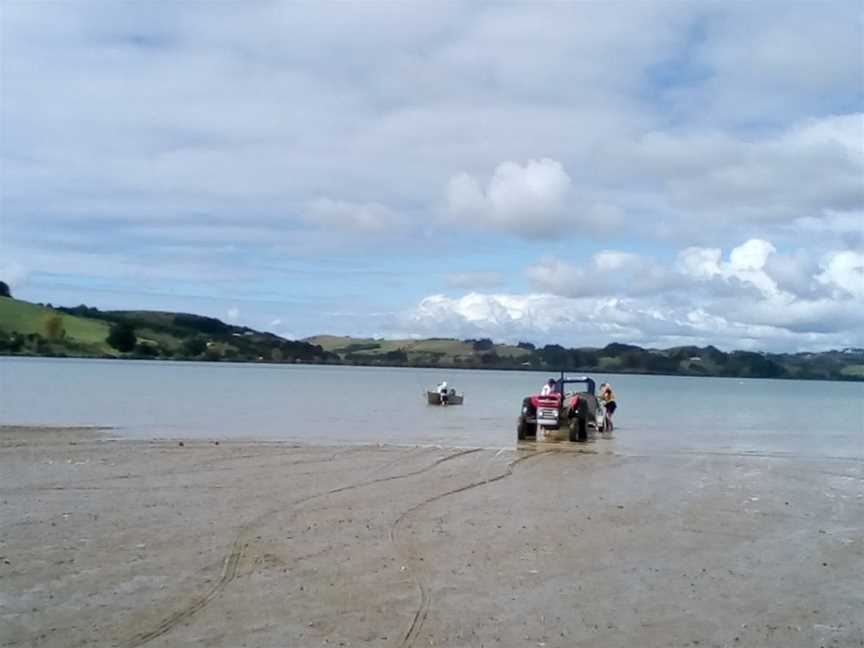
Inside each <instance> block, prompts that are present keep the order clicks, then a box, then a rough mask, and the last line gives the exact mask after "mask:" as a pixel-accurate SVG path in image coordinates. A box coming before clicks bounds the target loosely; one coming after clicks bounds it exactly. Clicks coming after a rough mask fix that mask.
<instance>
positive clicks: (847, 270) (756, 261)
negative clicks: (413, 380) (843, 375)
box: [403, 239, 864, 349]
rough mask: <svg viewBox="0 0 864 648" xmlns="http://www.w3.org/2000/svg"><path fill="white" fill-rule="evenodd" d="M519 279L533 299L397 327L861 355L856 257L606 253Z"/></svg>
mask: <svg viewBox="0 0 864 648" xmlns="http://www.w3.org/2000/svg"><path fill="white" fill-rule="evenodd" d="M526 275H527V277H528V278H529V279H530V280H531V282H532V284H533V286H534V288H535V289H536V292H530V293H527V294H513V293H492V294H488V293H481V292H471V293H469V294H466V295H464V296H462V297H458V298H451V297H446V296H443V295H433V296H430V297H427V298H425V299H423V300H422V301H420V303H419V304H418V305H417V306H416V307H415V308H414V309H412V310H411V311H410V312H409V313H408V314H407V315H406V317H405V320H404V322H403V326H406V325H407V326H408V328H409V330H413V331H415V332H418V333H422V334H427V335H445V334H449V335H457V336H463V337H465V336H468V337H470V336H476V335H484V336H492V337H495V338H498V339H503V340H509V341H514V340H517V339H531V340H536V341H540V342H563V343H568V344H573V345H605V344H607V343H608V342H609V341H612V340H619V341H624V342H633V343H638V344H647V345H656V346H663V345H666V346H670V345H673V344H707V343H713V344H717V345H719V346H721V347H725V348H766V349H788V348H790V347H792V348H797V349H814V348H829V347H834V348H836V347H843V346H861V345H864V309H862V308H861V297H862V291H864V255H861V254H858V253H852V252H848V251H837V252H833V253H831V254H829V255H828V256H827V257H825V258H824V259H821V260H817V259H814V258H813V257H812V256H811V255H808V254H807V253H806V252H804V251H797V252H794V253H790V254H780V253H778V252H777V250H776V248H775V246H774V245H773V244H772V243H771V242H769V241H765V240H759V239H752V240H748V241H745V242H744V243H742V244H741V245H739V246H737V247H735V248H733V249H732V250H730V251H729V254H728V256H727V257H726V258H725V259H724V255H723V251H722V250H721V249H719V248H718V249H711V248H688V249H686V250H682V252H681V253H680V254H679V255H678V258H677V259H676V260H674V261H673V262H669V263H663V262H661V261H660V260H658V259H654V258H651V257H646V256H641V255H636V254H633V253H629V252H618V251H614V250H607V251H603V252H599V253H597V254H595V255H594V256H593V257H591V258H590V259H588V260H587V261H586V263H584V264H580V265H572V264H570V263H568V262H566V261H562V260H561V259H556V258H547V259H543V260H541V261H539V262H537V263H536V264H533V265H531V266H529V267H528V268H527V269H526ZM828 288H830V289H832V290H833V291H834V294H831V292H830V290H828ZM412 326H413V329H412V328H411V327H412Z"/></svg>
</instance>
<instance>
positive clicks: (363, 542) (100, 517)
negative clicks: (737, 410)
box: [0, 428, 864, 648]
mask: <svg viewBox="0 0 864 648" xmlns="http://www.w3.org/2000/svg"><path fill="white" fill-rule="evenodd" d="M109 435H110V432H109V431H97V430H76V429H51V430H46V429H31V428H4V429H2V430H0V646H4V647H7V646H9V647H11V646H51V647H63V648H70V647H74V646H118V647H122V648H133V647H138V646H153V647H154V648H155V647H157V646H178V645H201V646H224V647H231V648H234V647H240V646H250V647H255V646H262V647H263V646H273V647H277V646H278V647H285V646H299V647H305V646H392V647H397V646H550V647H551V646H604V647H606V646H608V647H622V648H623V647H625V646H626V647H631V646H645V647H654V646H656V647H660V646H664V647H665V646H712V647H714V646H716V647H718V648H720V647H725V646H778V647H779V646H783V647H784V648H786V647H797V646H800V647H802V648H803V647H807V648H811V647H813V646H844V647H846V646H864V627H862V619H864V615H862V610H864V462H862V461H861V460H860V459H859V460H854V459H818V460H817V459H812V458H809V459H808V458H800V457H793V456H777V455H775V456H766V455H755V454H748V455H732V454H699V453H689V454H688V453H679V454H674V455H669V456H663V455H657V456H651V455H646V456H633V455H630V456H624V455H621V454H617V453H616V452H615V451H614V442H608V443H604V441H602V440H601V441H598V442H597V443H595V444H592V445H591V446H590V447H589V448H588V452H572V451H568V450H567V448H565V447H563V446H561V447H559V446H556V445H554V444H552V445H542V446H540V447H531V446H528V447H526V448H524V449H519V450H514V451H499V450H484V449H447V448H428V447H427V448H421V447H416V448H408V447H389V446H384V447H377V446H360V447H315V446H305V445H304V446H300V445H294V444H288V443H249V442H222V443H216V442H213V441H201V440H198V441H184V442H183V443H182V445H181V444H180V442H179V441H177V440H174V441H129V440H119V439H115V440H106V439H105V437H106V436H109Z"/></svg>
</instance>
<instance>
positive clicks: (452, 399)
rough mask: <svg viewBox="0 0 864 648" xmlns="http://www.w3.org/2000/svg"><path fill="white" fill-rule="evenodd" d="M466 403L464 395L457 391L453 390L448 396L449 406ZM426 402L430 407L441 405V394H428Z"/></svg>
mask: <svg viewBox="0 0 864 648" xmlns="http://www.w3.org/2000/svg"><path fill="white" fill-rule="evenodd" d="M464 401H465V395H464V394H457V393H456V390H455V389H451V390H450V393H449V394H447V405H448V406H450V405H461V404H462V403H463V402H464ZM426 402H427V403H428V404H429V405H441V394H439V393H438V392H437V391H427V392H426Z"/></svg>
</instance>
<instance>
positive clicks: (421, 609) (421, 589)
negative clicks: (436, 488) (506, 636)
mask: <svg viewBox="0 0 864 648" xmlns="http://www.w3.org/2000/svg"><path fill="white" fill-rule="evenodd" d="M556 453H557V451H556V450H544V451H542V452H534V453H531V454H530V455H526V456H524V457H519V458H518V459H515V460H514V461H511V462H510V463H509V464H507V467H506V469H505V470H504V472H503V473H501V474H500V475H495V476H494V477H489V478H484V479H482V480H478V481H475V482H471V483H470V484H466V485H464V486H460V487H459V488H454V489H452V490H449V491H445V492H443V493H439V494H438V495H434V496H433V497H430V498H428V499H425V500H423V501H422V502H420V503H419V504H415V505H414V506H412V507H411V508H409V509H406V510H405V511H403V512H402V513H401V514H400V515H399V517H398V518H396V520H395V521H394V522H393V524H392V525H390V542H391V543H392V544H393V546H394V547H396V551H397V553H402V552H400V551H399V543H398V542H397V541H396V530H397V529H398V527H399V525H400V524H402V522H404V521H405V520H406V519H407V518H408V517H409V516H410V515H412V514H414V513H416V512H417V511H419V510H420V509H422V508H424V507H425V506H428V505H429V504H432V503H433V502H437V501H439V500H442V499H444V498H445V497H450V496H452V495H458V494H459V493H464V492H465V491H469V490H472V489H474V488H480V487H481V486H486V485H487V484H492V483H495V482H498V481H501V480H502V479H507V477H510V476H511V475H512V474H513V468H514V467H515V466H516V465H517V464H520V463H522V462H523V461H527V460H528V459H533V458H534V457H539V456H541V455H547V454H556ZM402 559H403V560H404V561H405V562H406V563H408V562H411V560H412V556H410V555H406V554H403V555H402ZM411 575H412V576H413V578H414V583H415V584H416V586H417V591H418V593H419V594H420V604H419V605H418V607H417V610H416V611H415V612H414V616H413V617H412V618H411V625H410V626H408V630H407V632H406V633H405V635H404V636H403V637H402V641H401V642H400V643H399V645H400V646H401V647H407V646H412V645H414V640H415V639H416V638H417V635H418V634H419V633H420V630H421V628H422V627H423V623H424V622H425V621H426V617H427V616H428V614H429V606H430V604H431V603H432V593H431V592H430V591H429V586H428V585H426V583H424V582H423V580H422V579H421V578H420V577H419V575H418V570H417V569H412V570H411Z"/></svg>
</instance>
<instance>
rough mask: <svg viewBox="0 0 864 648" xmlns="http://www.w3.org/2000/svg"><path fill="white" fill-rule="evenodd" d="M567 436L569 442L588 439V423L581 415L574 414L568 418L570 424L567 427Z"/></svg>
mask: <svg viewBox="0 0 864 648" xmlns="http://www.w3.org/2000/svg"><path fill="white" fill-rule="evenodd" d="M567 432H568V433H569V434H568V438H569V439H570V441H571V442H573V443H576V442H579V441H582V442H584V441H587V440H588V423H587V421H586V420H585V419H584V418H582V417H581V416H576V417H574V418H572V419H570V425H569V426H568V428H567Z"/></svg>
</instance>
